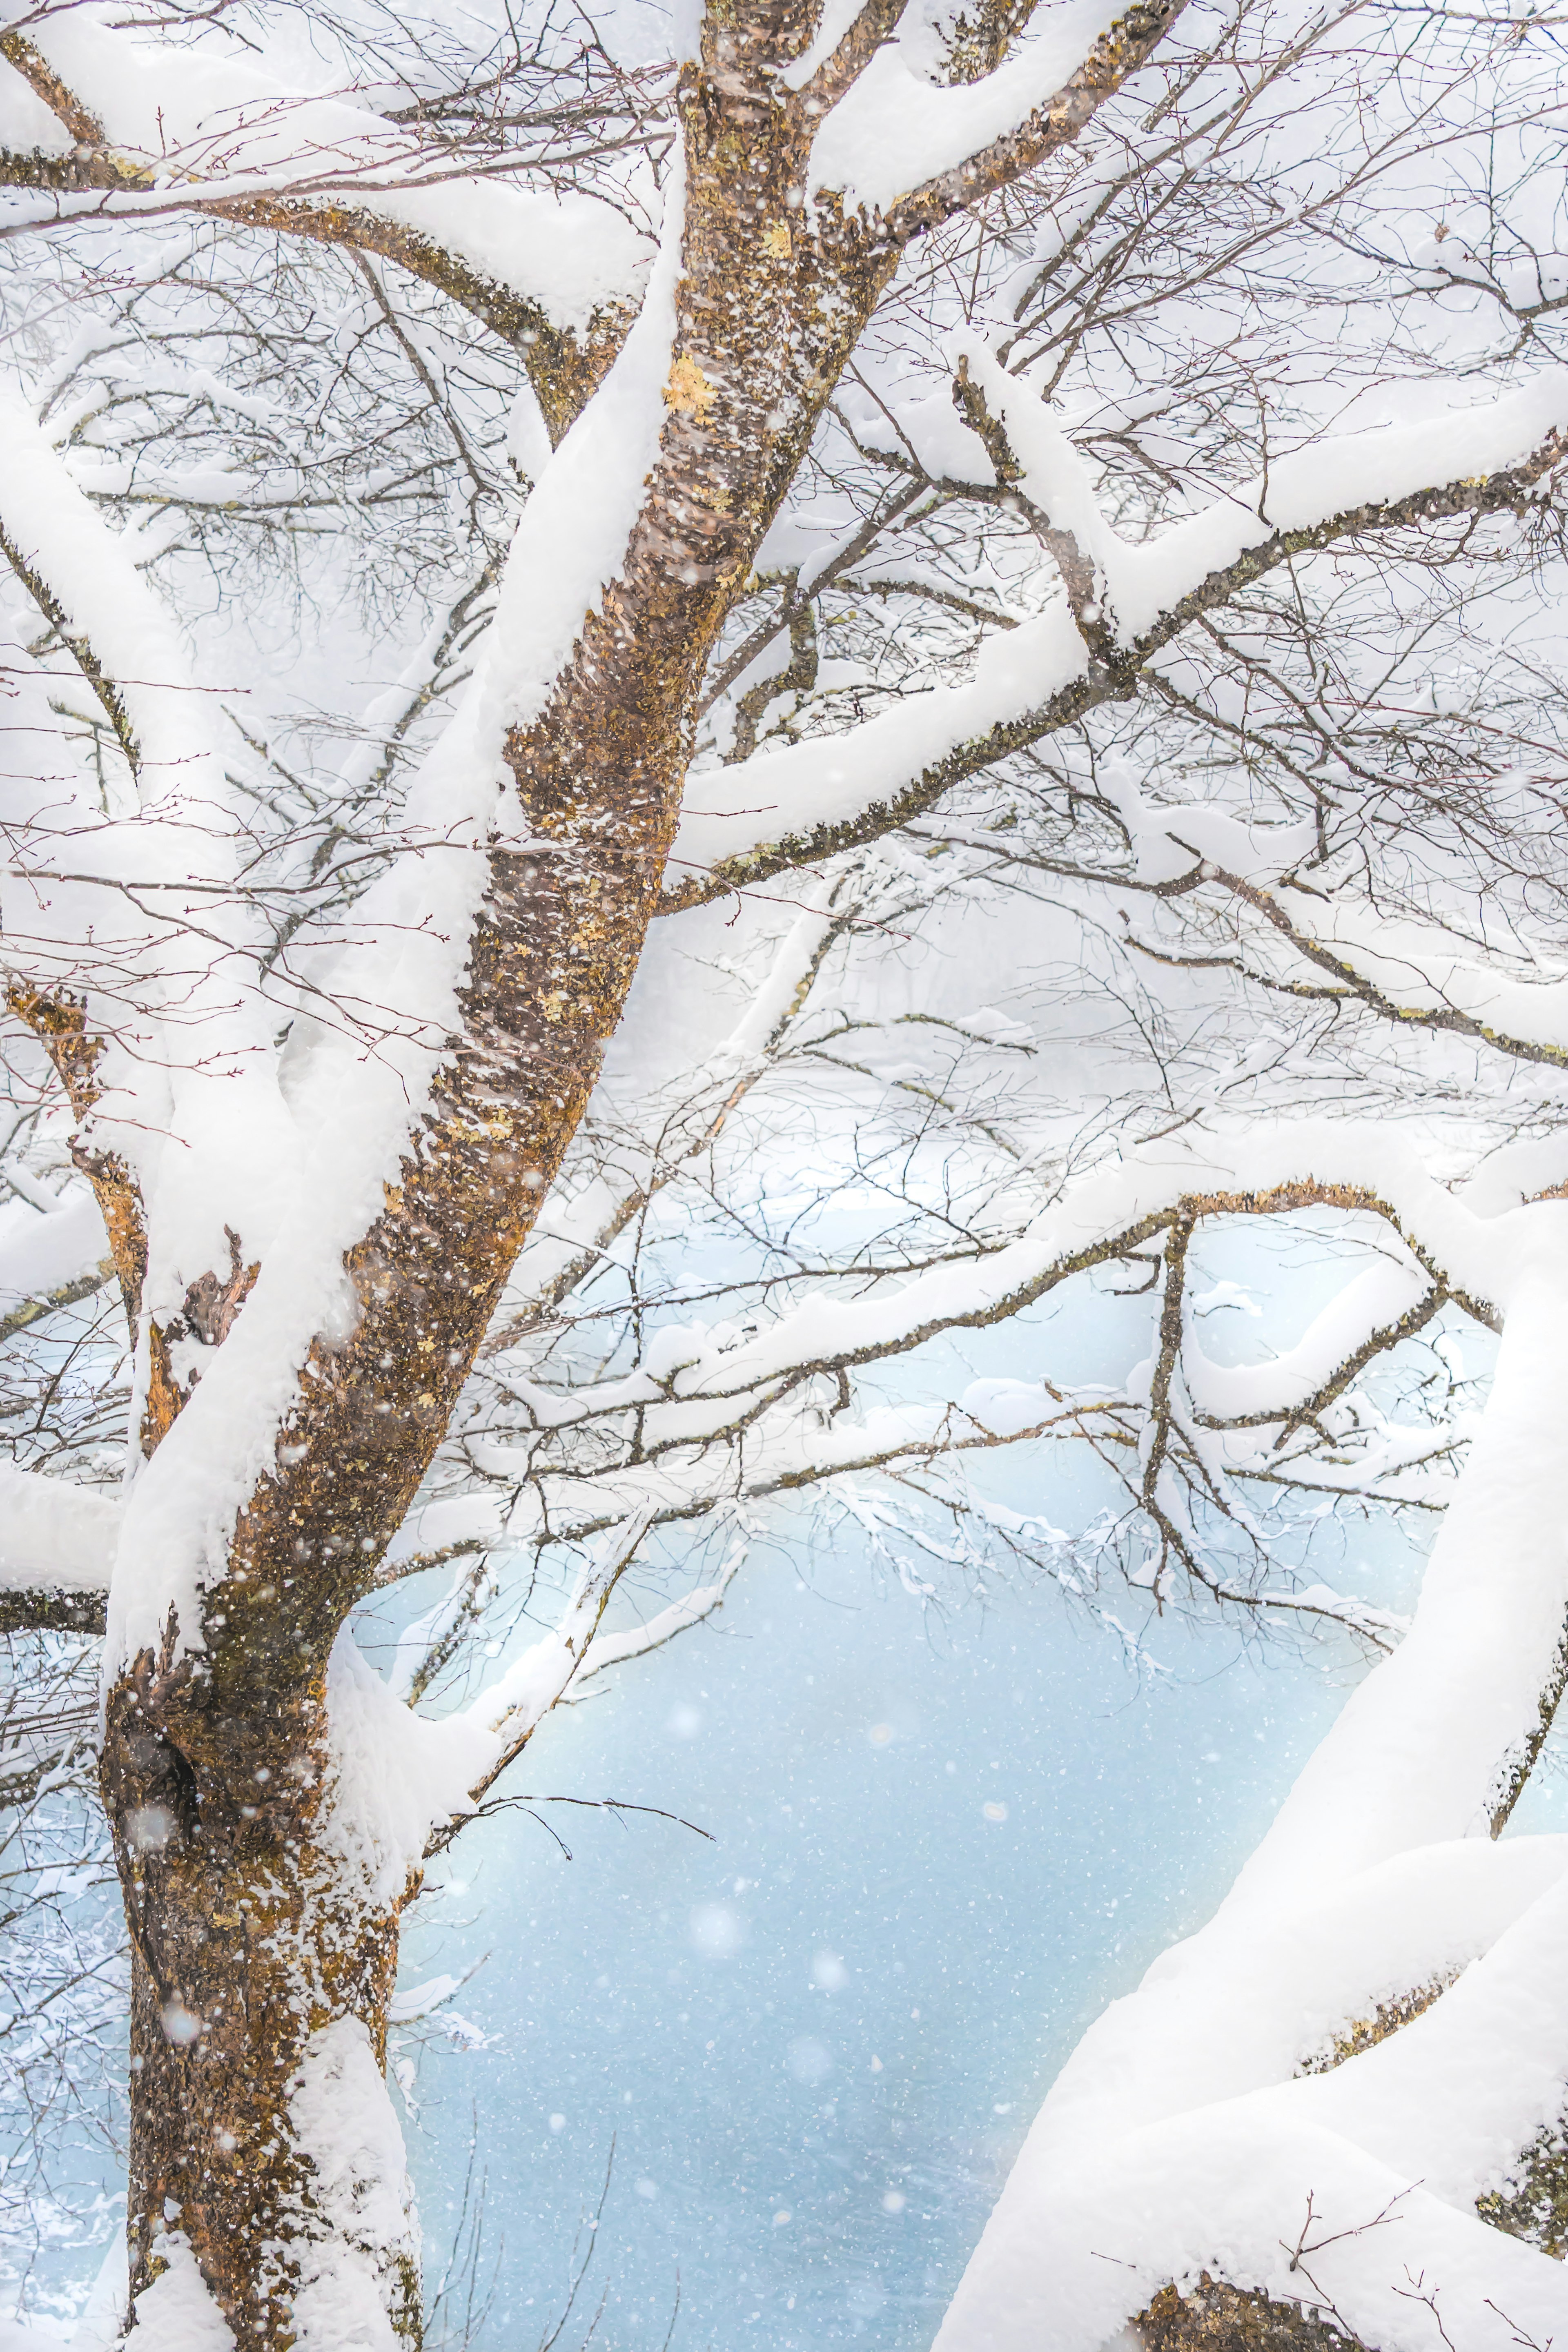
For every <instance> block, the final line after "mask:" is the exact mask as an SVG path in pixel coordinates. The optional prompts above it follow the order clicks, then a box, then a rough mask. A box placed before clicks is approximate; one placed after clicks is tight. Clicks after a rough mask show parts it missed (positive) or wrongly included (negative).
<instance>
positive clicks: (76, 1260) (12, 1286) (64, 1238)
mask: <svg viewBox="0 0 1568 2352" xmlns="http://www.w3.org/2000/svg"><path fill="white" fill-rule="evenodd" d="M107 1247H108V1244H107V1243H106V1241H105V1240H104V1234H103V1219H102V1217H101V1216H100V1214H99V1209H98V1202H96V1201H95V1200H94V1199H93V1197H92V1194H91V1193H90V1192H89V1191H88V1189H87V1187H86V1185H85V1184H84V1185H82V1186H80V1187H79V1189H73V1190H72V1191H71V1192H68V1193H67V1194H66V1195H65V1197H64V1199H63V1200H62V1201H61V1202H60V1204H59V1206H58V1208H56V1209H51V1210H48V1211H47V1213H44V1214H41V1215H40V1213H39V1212H38V1211H37V1209H36V1208H34V1207H33V1206H32V1205H31V1203H30V1202H26V1201H12V1202H7V1203H6V1205H5V1208H4V1209H0V1313H4V1312H6V1311H8V1310H9V1309H10V1308H11V1307H16V1306H18V1305H19V1304H20V1303H21V1301H22V1300H23V1299H24V1298H33V1297H37V1296H38V1294H39V1293H40V1292H45V1291H51V1290H58V1289H59V1288H60V1286H62V1285H63V1284H65V1283H68V1282H73V1281H74V1280H75V1279H76V1277H77V1276H78V1275H80V1274H87V1273H89V1272H90V1271H91V1269H92V1268H93V1267H94V1266H95V1265H100V1263H101V1262H102V1259H103V1255H104V1252H105V1250H106V1249H107Z"/></svg>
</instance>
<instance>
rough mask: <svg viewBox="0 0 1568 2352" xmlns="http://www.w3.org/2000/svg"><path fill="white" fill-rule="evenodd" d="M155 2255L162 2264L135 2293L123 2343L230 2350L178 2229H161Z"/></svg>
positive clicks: (171, 2350)
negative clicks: (132, 2315) (133, 2314)
mask: <svg viewBox="0 0 1568 2352" xmlns="http://www.w3.org/2000/svg"><path fill="white" fill-rule="evenodd" d="M158 2253H159V2255H160V2257H161V2258H162V2259H163V2261H164V2262H166V2263H167V2264H168V2268H167V2270H165V2271H163V2273H161V2274H160V2275H159V2276H158V2277H157V2278H155V2279H154V2280H153V2284H152V2285H151V2286H149V2287H143V2289H142V2293H141V2294H139V2295H138V2296H137V2298H136V2317H135V2320H134V2322H133V2324H132V2329H131V2333H130V2335H129V2336H128V2337H127V2338H126V2341H127V2343H129V2344H135V2343H136V2338H137V2337H138V2336H141V2338H142V2343H141V2345H140V2346H138V2347H137V2352H234V2336H233V2333H232V2331H231V2330H230V2327H229V2325H228V2322H227V2321H226V2319H225V2317H224V2315H223V2314H222V2312H221V2311H220V2310H219V2309H218V2307H217V2305H216V2303H215V2302H214V2301H213V2299H212V2296H211V2295H210V2294H208V2293H207V2288H206V2283H205V2280H204V2279H203V2277H202V2274H201V2272H200V2270H199V2269H198V2268H197V2266H196V2258H195V2254H194V2253H193V2252H192V2251H191V2242H190V2240H189V2239H188V2238H187V2237H186V2236H185V2234H184V2231H181V2230H165V2231H164V2232H163V2236H162V2237H161V2238H160V2239H159V2241H158Z"/></svg>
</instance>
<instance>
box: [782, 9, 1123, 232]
mask: <svg viewBox="0 0 1568 2352" xmlns="http://www.w3.org/2000/svg"><path fill="white" fill-rule="evenodd" d="M1117 5H1118V0H1057V5H1055V6H1047V7H1044V8H1040V9H1037V11H1036V13H1035V15H1034V17H1033V18H1032V20H1031V29H1030V33H1029V36H1028V37H1026V39H1023V40H1020V41H1019V42H1017V43H1016V46H1015V47H1014V50H1013V53H1012V55H1011V56H1010V57H1009V58H1007V60H1006V62H1005V64H1003V65H1001V66H999V67H998V68H997V69H996V71H995V72H994V73H989V74H986V75H985V76H984V78H983V79H981V80H979V81H976V82H964V83H959V84H956V85H954V86H953V87H952V88H942V87H941V86H940V85H939V84H938V83H936V82H934V81H932V80H931V79H929V76H930V74H931V71H932V70H933V69H936V68H940V63H941V59H940V56H939V54H938V51H937V47H936V43H935V40H934V38H933V30H932V27H931V26H930V25H929V24H923V23H920V22H918V21H917V23H916V24H915V25H914V26H913V27H912V28H910V29H908V30H906V31H904V32H903V33H902V34H901V35H900V37H899V38H898V39H896V40H892V41H889V42H887V43H885V44H884V46H883V47H881V48H880V49H879V51H878V52H877V55H876V56H875V57H874V58H873V59H872V60H871V63H870V64H869V65H868V67H867V68H866V70H865V72H864V73H863V74H862V75H861V76H860V78H859V79H858V81H857V82H856V83H855V85H854V87H853V88H852V89H850V90H849V91H848V93H847V95H846V96H845V97H844V98H841V99H840V100H839V101H838V104H837V106H836V107H835V108H834V109H833V110H832V112H831V113H830V114H829V115H828V116H827V117H826V120H825V121H824V122H823V125H822V128H821V129H820V130H819V131H818V132H817V134H816V141H815V142H814V144H813V146H812V151H811V165H810V180H809V185H810V188H811V192H812V194H816V191H817V190H818V189H819V188H837V189H839V190H841V191H842V193H843V195H844V200H845V203H846V205H847V207H848V208H850V209H851V210H853V209H854V207H855V206H857V205H864V206H865V208H866V210H867V211H868V212H872V213H875V212H887V211H889V209H890V208H891V206H892V205H893V204H894V202H895V201H896V199H897V198H898V197H900V196H901V195H905V194H909V192H910V190H911V189H913V188H916V187H919V186H920V185H921V184H923V183H924V182H925V181H927V180H931V179H934V178H935V177H936V176H937V175H938V174H939V173H943V172H950V171H952V169H953V168H954V166H955V165H957V164H960V163H965V162H967V161H968V159H969V157H970V156H972V155H974V154H977V153H978V152H980V150H981V149H982V148H983V147H987V146H989V145H990V144H991V142H993V140H995V139H999V138H1001V137H1002V136H1003V134H1004V133H1005V132H1006V131H1011V130H1013V129H1014V128H1015V127H1016V125H1017V124H1018V123H1020V122H1023V121H1025V120H1026V118H1027V117H1028V116H1029V115H1030V114H1032V113H1033V112H1034V110H1035V109H1036V108H1037V107H1038V106H1043V105H1044V104H1045V103H1046V101H1047V99H1050V98H1054V97H1055V95H1056V93H1057V91H1058V90H1059V89H1063V88H1064V87H1065V85H1066V84H1067V83H1068V81H1070V80H1071V79H1072V77H1073V75H1074V74H1075V73H1076V72H1077V71H1078V69H1079V67H1080V66H1081V65H1082V63H1083V61H1084V59H1085V58H1086V57H1087V56H1088V55H1089V51H1090V49H1091V48H1092V47H1094V44H1095V43H1096V41H1098V40H1099V38H1100V35H1101V34H1102V33H1104V32H1106V31H1108V30H1109V28H1110V25H1111V23H1112V21H1113V19H1114V18H1115V16H1116V14H1117ZM797 70H798V69H797Z"/></svg>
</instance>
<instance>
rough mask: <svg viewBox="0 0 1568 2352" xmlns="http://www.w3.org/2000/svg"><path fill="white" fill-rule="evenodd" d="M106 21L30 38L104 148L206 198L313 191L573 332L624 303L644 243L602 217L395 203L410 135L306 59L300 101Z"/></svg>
mask: <svg viewBox="0 0 1568 2352" xmlns="http://www.w3.org/2000/svg"><path fill="white" fill-rule="evenodd" d="M117 13H118V12H117V11H116V10H114V9H113V8H110V7H102V6H91V5H89V6H85V7H74V8H68V9H65V10H62V11H61V12H59V13H58V14H57V15H55V16H51V17H49V18H48V19H47V21H45V22H43V23H41V24H39V25H38V26H36V27H34V28H32V30H30V32H29V35H28V37H29V39H34V38H36V40H37V46H38V47H39V48H40V49H41V50H42V52H43V53H44V55H45V56H46V58H47V59H48V62H49V63H50V65H52V66H53V67H54V68H55V69H56V70H57V72H58V74H59V75H60V76H61V78H62V79H63V80H64V81H65V82H66V84H67V85H68V88H70V89H73V90H74V91H75V92H76V94H77V96H78V97H79V98H80V99H81V100H84V102H85V103H86V104H87V106H88V107H89V109H90V110H91V111H92V112H93V113H94V114H96V115H97V116H98V118H99V120H100V121H101V122H102V123H103V124H104V126H105V128H106V130H107V131H108V133H109V137H110V142H112V143H113V144H114V145H115V146H117V147H120V148H122V149H127V150H129V151H131V152H132V153H134V154H136V155H138V156H144V157H147V158H149V159H152V160H153V162H154V163H161V164H163V166H164V168H165V169H167V170H168V171H170V172H171V173H177V174H178V175H180V176H184V174H185V173H191V174H194V175H195V176H197V177H199V178H200V179H201V180H203V181H204V182H206V183H211V188H210V191H209V190H205V189H204V193H209V192H210V193H212V194H220V193H230V194H233V193H237V192H238V191H241V190H249V191H252V192H254V191H255V190H257V189H258V188H268V189H278V190H283V191H288V190H289V189H292V188H296V187H298V188H300V189H302V190H303V191H305V192H306V193H307V194H308V193H309V191H310V188H311V186H312V185H314V184H325V186H326V187H327V188H328V189H331V190H333V191H336V192H338V193H339V194H347V195H348V196H349V198H350V199H351V201H362V202H364V203H365V204H367V205H369V206H370V208H371V209H372V210H374V211H376V212H379V213H381V214H383V215H386V216H387V217H389V218H392V219H394V220H400V221H403V222H405V223H406V224H407V226H409V227H411V228H415V229H417V230H419V231H420V232H422V233H423V234H424V235H425V236H429V237H432V238H433V239H434V240H435V241H436V242H437V244H438V245H442V246H445V247H447V249H448V250H449V251H450V252H452V253H454V254H456V255H457V256H458V257H459V258H460V259H462V260H464V261H466V262H468V264H469V265H470V266H471V267H472V268H475V269H478V270H479V271H481V272H482V273H483V274H484V275H485V276H487V277H489V278H494V279H495V280H496V281H497V283H498V284H500V285H501V286H504V287H507V288H509V289H510V290H511V291H512V292H513V293H516V294H520V295H521V296H523V297H524V298H525V299H529V300H532V301H536V302H538V303H539V305H540V306H541V308H542V310H544V311H545V312H546V314H547V316H548V317H549V318H550V319H551V320H553V321H554V323H555V324H556V325H558V326H563V327H584V326H585V325H586V324H587V322H588V320H590V318H591V317H592V316H593V314H594V312H595V310H598V309H600V308H601V307H602V306H603V305H604V304H605V303H607V302H613V301H616V300H617V299H625V298H626V297H627V296H628V295H630V294H632V293H634V292H635V290H636V288H637V281H638V278H639V276H640V274H641V272H642V270H643V268H645V267H646V263H647V243H646V240H645V239H643V238H642V237H641V236H638V235H637V231H636V230H635V229H634V228H633V227H632V226H630V224H629V223H628V222H626V220H624V219H623V218H622V216H621V215H620V214H618V213H617V212H616V211H615V209H614V208H613V207H612V206H611V205H606V204H602V203H600V202H599V201H598V200H597V199H596V198H595V197H593V196H590V195H585V194H576V193H568V194H565V195H563V196H560V197H557V196H555V195H552V194H537V193H531V192H529V191H528V190H526V189H522V188H517V187H511V186H509V185H507V184H504V183H503V182H500V181H497V180H493V179H473V180H465V179H452V178H448V177H447V176H446V170H445V168H442V169H441V170H440V171H439V172H438V174H437V178H438V184H435V185H432V186H429V187H426V188H419V187H410V188H407V189H404V190H400V189H399V187H398V185H397V184H398V182H399V181H403V180H410V179H412V180H417V179H418V178H419V176H420V174H421V171H422V170H430V169H431V166H432V160H433V159H432V157H431V156H430V154H429V152H427V151H426V150H425V149H423V148H422V147H421V145H420V143H419V140H418V137H417V135H413V136H411V135H410V133H409V131H407V130H406V129H405V128H404V127H402V126H401V125H399V124H397V123H395V122H390V121H386V120H384V118H382V117H379V116H377V115H375V114H374V113H373V112H371V111H370V110H367V109H366V108H365V107H364V106H363V105H361V104H358V103H355V102H354V101H353V100H350V99H345V98H342V97H340V96H339V95H337V94H336V91H335V90H334V89H332V88H331V82H330V81H329V80H328V79H327V77H326V76H325V75H324V74H323V73H322V71H321V65H320V62H319V61H314V60H309V59H308V58H306V57H305V56H304V55H302V54H300V55H298V57H297V62H298V64H299V66H300V68H301V69H302V71H303V72H304V73H306V74H307V75H308V73H309V70H310V64H312V63H313V64H314V66H315V72H316V75H317V77H318V87H317V88H315V89H312V88H310V82H309V79H287V78H285V77H284V76H282V75H280V74H279V73H278V72H276V71H273V70H269V69H268V67H267V65H266V64H264V63H261V62H258V60H257V59H256V58H255V57H254V56H251V55H248V54H244V53H241V52H239V51H237V49H235V48H232V47H221V46H219V44H218V43H216V42H213V43H209V44H205V45H200V46H195V47H180V46H176V45H175V44H174V43H173V42H171V41H169V40H168V39H166V38H163V39H160V38H159V37H157V36H156V35H155V34H154V35H153V37H150V38H138V37H136V34H135V32H134V31H133V30H129V29H127V28H126V27H125V26H124V24H123V20H122V19H121V23H120V25H119V26H118V27H117V26H116V22H115V18H116V16H117ZM323 83H324V84H325V87H322V86H321V85H322V84H323ZM35 102H36V101H35ZM27 143H28V144H31V143H33V142H30V141H29V142H27ZM361 182H365V183H368V186H366V187H364V188H363V189H362V187H361V186H360V185H359V183H361ZM121 208H126V207H125V206H124V200H121ZM129 208H130V209H132V210H133V209H134V202H133V201H132V204H131V205H130V206H129Z"/></svg>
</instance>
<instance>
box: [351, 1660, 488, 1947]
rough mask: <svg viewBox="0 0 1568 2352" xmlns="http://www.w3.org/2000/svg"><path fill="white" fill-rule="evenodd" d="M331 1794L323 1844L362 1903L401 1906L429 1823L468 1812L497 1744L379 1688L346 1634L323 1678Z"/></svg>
mask: <svg viewBox="0 0 1568 2352" xmlns="http://www.w3.org/2000/svg"><path fill="white" fill-rule="evenodd" d="M327 1710H328V1717H329V1723H330V1727H331V1729H330V1737H331V1791H330V1795H329V1799H328V1815H327V1825H326V1828H325V1830H324V1831H323V1833H322V1835H323V1843H325V1844H327V1845H328V1846H329V1847H330V1848H331V1850H332V1851H334V1852H335V1853H338V1854H339V1855H341V1857H342V1860H343V1861H344V1862H345V1863H346V1864H348V1865H349V1867H350V1869H351V1870H352V1871H353V1872H354V1873H355V1874H356V1876H357V1877H358V1879H359V1881H360V1883H361V1885H362V1886H363V1889H364V1890H365V1894H366V1899H367V1900H368V1901H370V1902H371V1903H373V1904H376V1905H381V1906H386V1905H390V1904H394V1903H397V1902H400V1901H401V1900H402V1898H403V1895H404V1892H405V1888H406V1886H407V1884H408V1878H409V1874H410V1873H411V1872H412V1871H416V1870H417V1869H419V1868H420V1867H421V1865H422V1864H423V1862H424V1858H425V1843H426V1839H427V1838H428V1836H429V1834H430V1832H431V1829H432V1827H433V1826H434V1825H435V1824H436V1823H437V1822H445V1821H449V1820H450V1819H451V1818H452V1817H453V1816H454V1815H455V1814H458V1813H462V1812H466V1811H468V1791H469V1790H470V1789H471V1788H473V1787H474V1786H475V1784H476V1783H477V1782H478V1781H479V1779H480V1778H481V1776H482V1775H483V1773H484V1771H485V1770H486V1769H487V1768H488V1767H489V1765H490V1764H491V1763H492V1762H493V1761H494V1758H495V1751H496V1744H495V1741H494V1739H493V1738H489V1737H488V1736H487V1735H486V1733H485V1731H484V1730H483V1728H482V1727H480V1726H479V1725H478V1724H475V1723H473V1722H472V1721H470V1720H469V1718H468V1717H466V1716H461V1715H458V1716H448V1717H446V1718H445V1719H444V1720H442V1721H439V1722H433V1721H430V1720H428V1719H427V1718H426V1717H423V1716H417V1715H416V1714H415V1713H414V1712H413V1710H412V1709H411V1708H409V1707H406V1706H404V1704H403V1702H402V1700H401V1699H399V1698H397V1697H396V1696H395V1695H394V1694H393V1692H392V1691H390V1690H389V1689H388V1688H387V1685H385V1683H384V1682H383V1680H382V1678H381V1676H380V1675H378V1674H377V1673H376V1672H375V1670H374V1667H373V1666H371V1665H369V1664H367V1663H366V1661H365V1659H364V1658H363V1656H362V1654H361V1653H360V1651H359V1649H358V1648H357V1646H356V1645H355V1643H354V1639H353V1634H352V1633H349V1632H348V1631H347V1630H346V1629H345V1630H344V1631H343V1632H342V1633H340V1634H339V1635H338V1638H337V1640H336V1642H335V1643H333V1645H332V1655H331V1664H330V1666H329V1669H328V1675H327Z"/></svg>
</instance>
